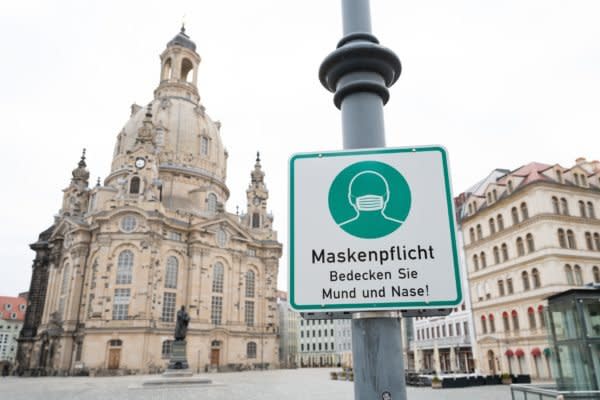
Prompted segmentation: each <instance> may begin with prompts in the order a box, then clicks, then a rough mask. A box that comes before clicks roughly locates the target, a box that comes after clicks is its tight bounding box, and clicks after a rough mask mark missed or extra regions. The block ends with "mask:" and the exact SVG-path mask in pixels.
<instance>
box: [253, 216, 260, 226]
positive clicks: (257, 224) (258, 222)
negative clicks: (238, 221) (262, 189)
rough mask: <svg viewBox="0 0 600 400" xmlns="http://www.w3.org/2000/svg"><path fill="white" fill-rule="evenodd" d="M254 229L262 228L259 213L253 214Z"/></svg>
mask: <svg viewBox="0 0 600 400" xmlns="http://www.w3.org/2000/svg"><path fill="white" fill-rule="evenodd" d="M252 227H253V228H260V214H259V213H252Z"/></svg>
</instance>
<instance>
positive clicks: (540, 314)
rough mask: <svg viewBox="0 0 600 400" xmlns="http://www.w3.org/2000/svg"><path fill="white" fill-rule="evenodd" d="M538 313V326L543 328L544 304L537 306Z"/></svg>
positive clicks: (544, 319)
mask: <svg viewBox="0 0 600 400" xmlns="http://www.w3.org/2000/svg"><path fill="white" fill-rule="evenodd" d="M538 314H539V316H540V326H541V327H542V328H545V327H546V318H544V306H543V305H541V304H540V305H539V306H538Z"/></svg>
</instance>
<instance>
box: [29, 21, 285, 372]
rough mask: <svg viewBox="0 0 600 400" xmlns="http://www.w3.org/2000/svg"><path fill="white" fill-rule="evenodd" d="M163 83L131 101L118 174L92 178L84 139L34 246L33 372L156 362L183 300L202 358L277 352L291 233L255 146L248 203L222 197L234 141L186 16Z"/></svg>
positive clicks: (266, 361) (232, 363)
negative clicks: (217, 115)
mask: <svg viewBox="0 0 600 400" xmlns="http://www.w3.org/2000/svg"><path fill="white" fill-rule="evenodd" d="M160 63H161V64H160V75H159V76H158V77H157V78H159V84H158V86H157V88H156V89H155V91H154V99H153V100H152V101H151V102H150V103H148V104H147V105H146V106H143V107H142V106H139V105H137V104H134V105H132V107H131V116H130V119H129V121H128V122H127V123H126V124H125V126H124V127H123V128H122V130H121V131H120V133H119V134H118V135H117V137H116V144H115V148H114V154H113V159H112V165H111V171H110V174H109V175H108V176H107V177H106V179H104V182H103V183H101V182H100V181H98V183H97V184H96V185H95V186H94V187H90V186H89V172H88V170H87V169H86V163H85V153H84V155H83V156H82V157H81V160H80V161H79V164H78V166H77V168H75V169H74V170H73V172H72V179H71V183H70V185H69V186H68V187H67V188H66V189H64V190H63V202H62V206H61V208H60V210H59V213H58V215H57V216H56V218H55V220H54V224H53V225H52V226H51V227H50V228H48V229H47V230H45V231H44V232H42V233H41V234H40V236H39V239H38V241H37V242H36V243H34V244H32V245H31V248H32V249H33V250H34V251H35V252H36V258H35V261H34V263H33V273H32V280H31V286H30V290H29V292H30V305H29V307H28V310H27V316H26V320H25V324H24V327H23V331H22V335H21V337H20V345H19V347H20V351H19V367H20V371H21V372H24V373H35V374H38V373H39V374H69V373H76V372H77V371H78V370H87V371H89V372H90V373H92V374H102V373H111V374H122V373H130V372H132V373H133V372H135V373H137V372H140V373H141V372H157V371H160V370H162V369H164V367H165V366H166V364H167V361H168V358H169V356H170V351H171V340H172V337H173V331H174V326H175V324H174V318H175V313H176V310H178V309H179V308H180V307H181V306H185V307H186V309H187V311H188V312H189V314H190V317H191V321H190V325H189V329H188V335H187V338H186V340H187V356H188V361H189V363H190V367H191V368H192V369H194V370H209V369H211V370H214V369H219V370H226V369H241V368H263V367H273V366H277V365H278V361H279V355H278V347H279V344H278V339H277V325H278V321H277V300H276V284H277V274H278V267H279V258H280V257H281V251H282V245H281V243H279V242H278V241H277V233H276V232H275V231H274V230H273V227H272V224H273V216H272V215H271V214H269V213H268V212H267V201H268V197H269V192H268V190H267V187H266V185H265V181H264V176H265V174H264V172H263V171H262V167H261V163H260V158H259V157H258V156H257V158H256V163H255V165H254V169H253V170H252V171H251V174H250V175H251V179H250V184H249V186H248V189H247V191H246V193H247V200H248V203H247V208H246V210H245V212H244V213H243V214H242V215H237V213H230V212H227V211H226V207H225V206H226V202H227V199H228V197H229V188H228V187H227V184H226V176H227V158H228V153H227V150H226V149H225V147H224V145H223V142H222V140H221V134H220V127H221V124H220V123H219V122H217V121H213V120H212V119H211V118H210V117H209V116H208V115H207V114H206V112H205V108H204V106H203V105H202V104H201V102H200V96H199V93H198V89H197V86H196V81H197V75H198V67H199V64H200V56H199V55H198V53H197V52H196V45H195V44H194V42H192V41H191V40H190V38H189V36H188V35H187V34H186V33H185V29H184V28H182V30H181V32H179V33H178V34H177V35H176V36H175V37H174V38H173V39H172V40H171V41H169V42H168V43H167V46H166V49H165V50H164V51H163V52H162V54H161V55H160Z"/></svg>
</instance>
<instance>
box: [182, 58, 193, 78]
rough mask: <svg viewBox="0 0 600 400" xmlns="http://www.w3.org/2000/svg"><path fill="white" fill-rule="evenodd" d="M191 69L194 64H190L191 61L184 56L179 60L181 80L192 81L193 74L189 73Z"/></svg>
mask: <svg viewBox="0 0 600 400" xmlns="http://www.w3.org/2000/svg"><path fill="white" fill-rule="evenodd" d="M193 69H194V65H193V64H192V62H191V61H190V60H189V59H187V58H184V59H183V60H182V61H181V80H182V81H185V82H192V80H193V78H194V76H193V75H194V74H193V73H191V74H190V72H192V71H193Z"/></svg>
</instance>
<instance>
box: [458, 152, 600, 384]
mask: <svg viewBox="0 0 600 400" xmlns="http://www.w3.org/2000/svg"><path fill="white" fill-rule="evenodd" d="M461 196H463V199H464V202H463V203H464V204H463V205H462V207H461V209H460V225H461V229H462V234H463V240H464V243H465V246H464V250H465V258H466V262H467V271H468V279H469V286H470V295H471V299H472V303H473V320H474V322H475V326H476V337H477V347H478V352H477V354H478V356H477V362H476V363H477V367H478V368H479V369H480V370H481V372H484V373H490V374H496V373H514V374H519V373H523V374H531V375H532V377H534V378H537V379H550V378H552V372H551V367H550V366H551V360H552V357H553V354H552V350H551V348H550V345H549V343H548V332H547V329H546V324H547V323H546V318H544V310H545V307H546V305H547V301H546V300H545V299H546V298H547V297H549V296H551V295H553V294H556V293H560V292H563V291H565V290H568V289H572V288H574V287H577V286H581V285H582V284H584V283H589V282H598V281H600V270H599V268H600V220H598V218H597V211H598V207H600V163H599V162H598V161H593V162H588V161H586V160H585V159H583V158H579V159H577V160H576V164H575V165H573V166H572V167H570V168H564V167H562V166H560V165H558V164H555V165H547V164H540V163H535V162H534V163H530V164H527V165H524V166H522V167H520V168H517V169H515V170H513V171H506V170H496V171H494V172H492V174H491V175H490V176H488V178H486V179H484V180H483V181H482V182H480V183H479V184H477V185H475V186H474V187H473V188H471V189H469V190H468V191H467V192H466V193H463V194H462V195H461Z"/></svg>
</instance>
